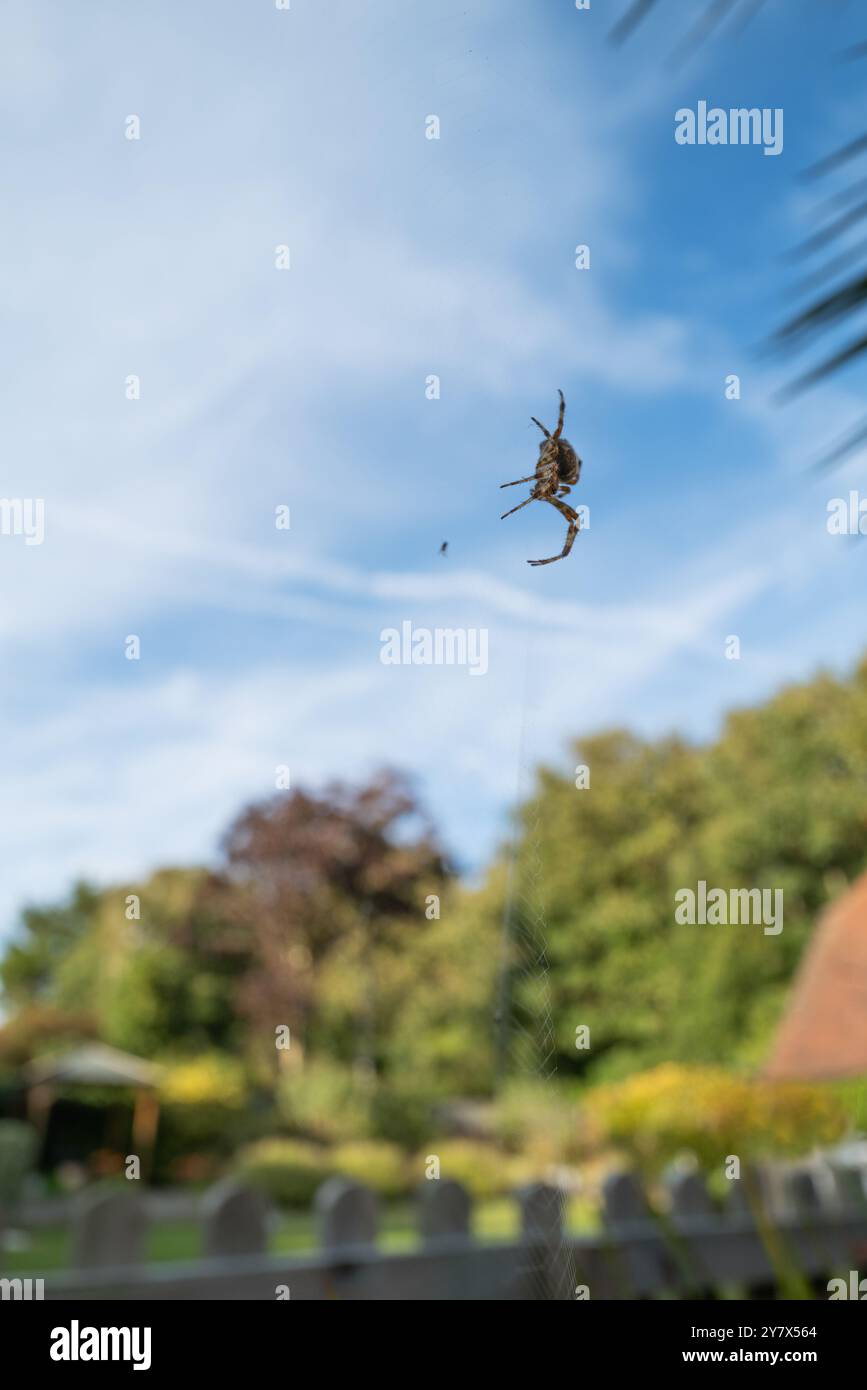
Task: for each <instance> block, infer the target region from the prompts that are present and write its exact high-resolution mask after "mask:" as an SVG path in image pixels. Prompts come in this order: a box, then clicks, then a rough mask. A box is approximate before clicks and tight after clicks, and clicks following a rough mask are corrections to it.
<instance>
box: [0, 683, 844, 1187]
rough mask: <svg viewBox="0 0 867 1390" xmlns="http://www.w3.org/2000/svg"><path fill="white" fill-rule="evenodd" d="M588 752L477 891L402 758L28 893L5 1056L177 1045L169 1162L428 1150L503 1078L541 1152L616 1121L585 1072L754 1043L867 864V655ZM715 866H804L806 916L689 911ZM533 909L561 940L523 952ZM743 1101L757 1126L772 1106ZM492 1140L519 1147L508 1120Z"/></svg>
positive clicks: (172, 1051)
mask: <svg viewBox="0 0 867 1390" xmlns="http://www.w3.org/2000/svg"><path fill="white" fill-rule="evenodd" d="M564 763H565V765H566V766H567V767H568V769H570V771H569V773H568V775H567V774H565V773H564V772H562V771H555V770H553V769H551V768H547V767H543V768H541V769H540V770H539V772H538V775H537V780H536V784H535V787H534V789H533V792H532V794H531V796H530V798H529V800H528V802H527V803H526V804H525V805H524V806H523V807H522V808H520V810H519V811H518V813H517V816H516V821H515V828H514V834H513V837H512V842H511V844H510V845H507V846H505V847H504V848H503V850H502V851H501V853H500V854H499V855H498V856H497V857H496V858H495V860H494V862H493V863H492V864H491V866H490V868H489V870H488V873H487V875H486V877H485V878H484V880H483V881H482V882H481V884H480V885H478V886H477V887H474V888H472V889H470V888H468V887H462V886H459V885H457V884H456V883H455V881H454V878H453V874H452V870H451V868H450V865H449V863H448V861H447V859H446V856H445V854H444V853H443V852H442V850H441V849H440V848H439V845H438V841H437V838H436V836H435V834H434V832H433V830H432V829H431V827H430V825H429V823H428V821H427V820H426V818H425V816H424V815H423V813H422V811H421V809H420V807H419V805H418V803H417V802H416V800H415V798H414V796H413V794H412V792H411V790H410V788H409V787H408V784H407V783H406V782H405V781H404V780H403V779H401V778H399V777H397V776H396V775H395V774H392V773H384V774H381V775H379V776H377V777H374V778H372V779H371V780H370V781H369V782H368V783H367V784H366V785H364V786H361V787H358V788H354V789H349V788H346V787H344V786H342V785H336V786H333V787H330V788H326V789H325V790H324V791H323V792H322V793H321V794H319V795H317V796H312V795H310V794H308V793H306V792H302V791H294V792H292V793H289V794H282V795H281V796H278V797H276V798H273V799H271V800H269V801H267V802H265V803H262V804H261V805H258V806H254V807H252V808H250V809H249V810H247V811H246V812H244V813H243V814H242V815H241V816H240V817H239V818H238V819H237V820H236V821H235V823H234V824H233V825H232V827H231V828H230V830H229V832H228V835H227V838H226V842H225V859H224V862H223V864H222V865H221V866H220V867H219V869H218V870H217V871H205V870H196V869H167V870H163V871H162V872H160V873H157V874H155V875H153V876H152V877H151V878H150V879H149V880H147V881H146V882H145V883H142V884H139V885H126V886H124V887H122V888H116V889H111V890H106V891H104V892H96V891H95V890H93V889H90V888H88V887H87V886H86V885H79V886H77V887H76V888H75V889H74V890H73V892H72V894H71V896H70V898H69V900H68V901H67V902H66V903H65V904H61V905H59V906H56V907H39V908H36V907H34V908H29V909H28V910H27V911H26V912H25V913H24V914H23V917H22V923H21V929H20V931H19V933H18V935H17V937H16V938H15V940H14V941H13V942H12V943H11V944H10V945H9V946H8V948H7V950H6V954H5V956H4V958H3V960H2V962H0V982H2V986H3V991H4V994H3V999H4V1004H5V1006H6V1007H7V1009H8V1010H10V1011H11V1013H12V1017H11V1018H10V1019H9V1021H8V1022H7V1023H6V1025H5V1027H4V1028H3V1029H2V1030H0V1065H2V1064H3V1062H4V1060H7V1059H8V1062H9V1063H10V1064H12V1065H20V1064H21V1063H22V1062H24V1061H26V1060H27V1058H28V1056H32V1055H36V1054H37V1053H39V1052H42V1051H44V1050H46V1049H47V1048H50V1047H62V1046H64V1045H65V1044H66V1043H67V1042H68V1041H72V1040H75V1039H77V1038H80V1037H83V1036H97V1037H99V1038H101V1039H102V1040H104V1041H105V1042H108V1043H111V1044H113V1045H115V1046H118V1047H122V1048H125V1049H127V1050H130V1051H133V1052H136V1053H139V1054H141V1055H143V1056H145V1057H149V1058H153V1059H155V1060H157V1061H164V1062H166V1063H167V1065H168V1068H169V1070H168V1072H167V1082H166V1084H167V1086H168V1087H169V1090H170V1091H171V1092H172V1098H171V1099H168V1097H167V1100H168V1103H167V1104H166V1106H165V1111H164V1116H163V1119H162V1121H161V1126H160V1139H159V1145H158V1148H159V1154H160V1163H161V1164H162V1167H163V1169H164V1170H168V1168H169V1167H170V1166H171V1168H172V1171H175V1170H176V1169H177V1168H178V1165H182V1164H183V1162H184V1161H185V1160H186V1159H190V1160H191V1161H192V1160H195V1161H196V1162H199V1161H200V1159H201V1155H202V1154H203V1153H204V1152H205V1151H208V1152H212V1153H216V1154H221V1153H225V1152H227V1151H228V1150H229V1149H230V1147H231V1146H233V1145H237V1144H240V1143H244V1142H246V1141H248V1140H251V1139H255V1138H256V1137H257V1136H260V1135H263V1134H275V1133H280V1132H281V1131H282V1132H283V1133H284V1134H285V1135H286V1137H287V1141H288V1138H289V1136H294V1138H295V1139H297V1140H309V1141H312V1142H314V1143H315V1144H318V1145H323V1144H326V1145H332V1146H333V1145H336V1144H345V1143H347V1142H350V1141H365V1142H369V1141H374V1140H379V1141H384V1142H387V1143H394V1144H397V1145H399V1146H400V1147H402V1148H403V1149H404V1150H405V1151H407V1152H418V1151H419V1150H420V1149H423V1148H424V1146H428V1151H431V1146H432V1145H433V1142H434V1141H433V1140H432V1139H431V1135H434V1134H439V1135H442V1133H443V1125H442V1124H440V1123H439V1122H438V1121H437V1120H435V1119H434V1118H433V1117H434V1116H436V1115H439V1114H441V1113H442V1102H444V1101H448V1100H449V1099H452V1098H455V1097H465V1098H470V1099H471V1098H474V1097H475V1098H485V1097H490V1096H492V1095H494V1094H496V1095H497V1105H496V1107H495V1113H494V1120H493V1123H494V1133H495V1136H496V1137H498V1138H499V1141H500V1142H501V1144H503V1145H504V1146H505V1148H506V1150H507V1151H508V1152H509V1153H511V1154H512V1155H515V1154H518V1153H520V1154H521V1155H523V1156H524V1158H525V1159H527V1160H529V1161H530V1162H531V1163H532V1165H534V1166H535V1168H536V1169H542V1170H544V1168H545V1167H546V1166H551V1165H553V1164H557V1163H562V1162H575V1161H577V1160H579V1159H580V1158H581V1156H582V1155H583V1154H585V1153H586V1152H587V1151H588V1149H589V1148H590V1147H591V1146H592V1144H593V1142H594V1140H593V1133H594V1131H593V1124H592V1123H591V1120H592V1115H591V1109H590V1108H586V1107H582V1106H581V1105H580V1103H579V1102H580V1099H581V1096H582V1094H583V1093H584V1092H586V1091H587V1090H588V1088H592V1089H597V1088H598V1087H599V1086H600V1085H604V1084H606V1083H609V1084H614V1083H617V1082H618V1081H623V1080H625V1079H626V1078H628V1077H630V1076H632V1075H633V1074H634V1073H636V1072H643V1071H646V1070H647V1069H648V1068H654V1067H658V1066H660V1065H661V1064H663V1063H681V1064H687V1063H688V1064H692V1065H699V1064H700V1065H702V1066H705V1067H720V1066H722V1065H725V1066H728V1067H731V1068H733V1070H734V1072H735V1073H738V1072H744V1071H749V1070H750V1069H755V1068H756V1067H757V1066H758V1065H760V1063H761V1061H762V1059H763V1056H764V1055H765V1052H766V1050H767V1047H768V1044H769V1041H770V1038H771V1034H772V1031H773V1029H774V1027H775V1026H776V1023H777V1021H778V1018H779V1015H780V1011H781V1009H782V1007H783V1004H784V1002H785V999H786V996H787V991H788V987H789V984H790V982H791V979H792V975H793V972H794V971H795V969H796V967H797V965H798V962H799V960H800V957H801V954H802V951H803V948H804V945H805V942H806V941H807V939H808V938H809V935H810V933H811V931H812V929H813V926H814V923H815V921H816V918H817V916H818V915H819V914H820V913H821V911H822V909H823V908H824V907H825V906H826V904H827V903H828V902H829V901H831V900H832V899H833V898H834V897H836V896H837V895H838V894H839V893H841V892H842V891H844V889H845V887H846V885H847V884H848V883H849V882H850V881H851V880H852V879H854V878H855V877H856V876H857V875H858V874H859V873H860V872H862V870H863V869H864V866H865V862H867V853H865V850H867V663H864V664H862V665H861V666H860V667H859V668H858V669H857V670H856V671H855V672H854V674H853V675H852V676H851V678H849V679H836V678H834V677H832V676H830V675H825V674H821V675H819V676H817V677H816V678H815V679H814V680H812V681H810V682H809V683H807V684H804V685H800V686H793V687H791V688H788V689H784V690H783V691H782V692H780V693H779V694H778V695H776V696H775V697H774V698H773V699H771V700H769V701H767V702H766V703H764V704H762V705H761V706H759V707H757V708H753V709H747V710H741V711H738V712H736V713H734V714H732V715H731V716H730V717H729V718H728V719H727V720H726V722H725V725H724V727H723V729H722V731H721V734H720V736H719V738H718V739H717V740H716V742H714V743H711V744H708V745H705V746H693V745H690V744H688V743H686V742H684V741H683V740H680V739H677V738H672V737H665V738H658V739H653V740H651V739H642V738H639V737H637V736H635V735H634V734H630V733H627V732H624V731H621V730H613V731H608V732H605V733H600V734H597V735H595V736H593V737H591V738H587V739H583V740H581V741H579V742H577V743H575V744H574V746H573V748H572V749H571V750H570V752H569V756H568V758H567V759H564ZM579 763H580V764H586V765H587V766H588V767H589V768H590V770H591V785H590V787H589V788H587V789H581V790H579V789H578V788H576V786H575V783H574V779H573V775H572V772H571V769H572V768H573V767H574V766H575V765H576V764H579ZM510 864H511V869H512V872H511V885H512V886H511V890H510V888H509V883H510V872H509V868H510ZM702 879H703V880H705V881H706V882H707V883H708V885H709V886H721V887H724V888H730V887H743V888H750V887H768V888H782V889H783V890H784V902H785V920H784V929H783V932H782V933H781V934H780V935H779V936H773V937H771V936H765V935H764V933H763V931H762V927H761V925H758V924H757V925H754V926H748V925H743V926H729V927H725V926H699V925H697V926H688V925H677V924H676V923H675V920H674V907H675V893H676V892H677V891H678V889H682V888H684V887H688V888H695V886H696V884H697V883H698V882H699V880H702ZM510 891H511V896H510ZM431 894H435V895H436V898H437V901H438V906H439V915H438V916H437V915H436V913H434V915H433V916H430V915H429V914H428V912H427V911H426V905H427V903H428V901H429V898H430V895H431ZM133 895H134V896H135V898H137V899H138V900H139V903H140V913H138V912H131V910H130V903H131V901H132V898H133ZM509 903H511V912H512V916H511V919H510V927H511V930H510V932H509V934H508V937H509V939H508V940H507V941H505V942H504V933H503V923H504V919H505V918H507V917H508V916H509V911H508V909H507V904H509ZM522 914H525V916H522ZM536 917H539V918H541V920H542V922H543V924H544V931H543V934H544V943H545V958H544V962H542V963H541V964H540V960H539V959H538V958H535V959H533V960H529V961H528V960H527V959H525V958H523V957H522V950H523V951H524V953H525V954H526V946H527V941H528V940H531V937H529V936H528V934H527V932H526V931H524V930H523V928H525V927H530V926H532V923H533V921H534V920H535V919H536ZM531 954H532V952H531ZM504 966H505V970H504ZM540 974H541V975H542V977H543V978H542V984H543V985H544V989H543V990H542V991H541V993H540V991H539V988H538V986H539V977H540ZM540 1008H544V1009H545V1010H547V1011H549V1014H548V1013H546V1014H545V1017H544V1018H543V1020H542V1022H543V1023H544V1024H546V1025H547V1019H548V1017H549V1015H550V1019H551V1020H552V1022H553V1030H554V1031H553V1036H552V1038H550V1039H549V1041H551V1042H552V1044H553V1048H552V1051H551V1055H550V1057H549V1058H548V1060H547V1062H546V1066H547V1068H548V1070H549V1071H550V1072H552V1073H554V1072H556V1075H557V1083H556V1085H550V1084H548V1083H545V1082H543V1081H541V1080H539V1079H538V1078H537V1079H536V1080H534V1079H533V1077H532V1076H531V1075H528V1074H527V1070H526V1068H525V1069H524V1070H523V1071H522V1068H521V1066H520V1065H519V1051H520V1049H518V1048H516V1047H515V1045H514V1043H515V1040H516V1039H518V1038H520V1037H521V1036H522V1033H523V1034H526V1031H527V1029H528V1026H529V1024H530V1023H531V1022H532V1021H533V1017H534V1011H535V1012H536V1013H538V1012H539V1010H540ZM286 1026H288V1027H289V1028H290V1031H291V1045H290V1046H289V1048H288V1049H286V1050H281V1049H280V1048H278V1047H276V1046H275V1029H276V1028H285V1027H286ZM582 1028H586V1029H589V1037H590V1046H589V1048H583V1047H581V1046H580V1045H578V1037H577V1033H578V1030H581V1029H582ZM543 1036H544V1033H543ZM546 1047H547V1042H546ZM678 1074H680V1073H672V1075H678ZM642 1084H648V1083H642ZM742 1084H743V1083H741V1082H739V1081H737V1080H733V1081H732V1086H733V1087H735V1088H737V1087H738V1086H741V1085H742ZM723 1094H724V1092H723V1087H722V1081H721V1080H720V1081H719V1087H718V1090H717V1091H716V1092H714V1095H715V1097H716V1101H718V1102H719V1104H720V1105H722V1096H723ZM736 1094H737V1095H738V1096H739V1097H741V1098H742V1095H743V1093H742V1092H741V1091H737V1090H736ZM763 1094H764V1093H763ZM716 1101H715V1103H716ZM636 1103H637V1102H636ZM662 1103H663V1101H662V1100H661V1101H660V1104H662ZM665 1103H666V1104H668V1103H669V1102H667V1101H666V1102H665ZM670 1103H671V1105H672V1106H674V1104H675V1102H674V1101H673V1100H671V1102H670ZM708 1103H709V1104H710V1101H709V1102H708ZM767 1103H768V1104H769V1101H768V1102H767ZM598 1104H601V1102H598ZM639 1110H640V1111H641V1113H642V1114H644V1113H646V1114H648V1115H650V1116H651V1123H655V1121H653V1119H652V1116H653V1113H654V1112H653V1107H652V1106H650V1104H649V1102H648V1104H647V1105H646V1106H644V1105H639ZM593 1113H594V1114H596V1113H597V1112H596V1111H594V1112H593ZM715 1113H716V1112H715ZM720 1113H724V1112H720ZM849 1113H850V1114H852V1113H853V1110H852V1107H850V1108H849ZM718 1118H719V1117H718ZM741 1118H742V1119H743V1118H744V1117H743V1116H742V1117H741ZM747 1120H748V1121H749V1124H748V1129H747V1131H745V1132H748V1133H749V1134H751V1135H758V1134H759V1132H760V1130H761V1125H760V1123H759V1118H758V1117H757V1112H756V1111H755V1108H753V1109H751V1110H749V1112H748V1114H747V1115H746V1119H744V1123H745V1124H746V1123H747ZM784 1121H785V1115H784V1114H781V1115H777V1116H775V1117H774V1122H773V1126H772V1129H773V1132H774V1135H775V1142H776V1140H779V1138H780V1135H781V1133H782V1129H783V1128H784ZM808 1122H809V1123H808ZM720 1123H722V1121H721V1120H720ZM762 1123H767V1124H769V1125H770V1124H771V1121H770V1119H769V1118H768V1115H767V1114H766V1115H765V1118H764V1120H763V1121H762ZM811 1123H812V1119H811V1114H810V1113H807V1114H806V1115H805V1129H804V1136H803V1142H804V1143H805V1144H806V1143H807V1142H808V1141H807V1137H806V1136H807V1131H808V1130H809V1127H810V1124H811ZM774 1126H775V1128H774ZM750 1127H751V1128H750ZM275 1142H276V1141H275ZM443 1142H445V1140H444V1138H443ZM451 1142H452V1141H451V1140H450V1141H449V1143H450V1144H451ZM455 1142H456V1141H455ZM461 1142H462V1143H463V1142H469V1143H471V1144H472V1143H476V1142H477V1141H475V1140H468V1141H461ZM648 1142H649V1143H651V1146H653V1145H656V1144H657V1137H656V1131H655V1130H652V1133H651V1136H650V1139H649V1140H648ZM696 1142H697V1141H696ZM742 1142H743V1141H742ZM299 1152H303V1153H307V1154H308V1157H309V1150H304V1149H303V1148H302V1150H299ZM316 1152H317V1154H318V1155H319V1151H318V1150H317V1151H316ZM455 1152H456V1154H457V1155H458V1158H460V1155H461V1154H462V1153H464V1152H465V1151H464V1150H462V1149H458V1150H456V1151H455ZM468 1152H469V1154H470V1155H471V1156H472V1155H473V1154H475V1156H476V1158H477V1159H478V1163H479V1165H480V1172H483V1173H485V1172H487V1171H488V1169H489V1168H491V1167H492V1166H493V1167H496V1168H497V1169H498V1170H499V1171H502V1169H503V1166H504V1159H503V1155H502V1154H500V1153H498V1152H497V1150H496V1148H494V1147H493V1146H491V1145H488V1146H485V1145H480V1146H477V1149H471V1150H469V1151H468ZM319 1156H320V1157H321V1155H319ZM466 1166H467V1167H468V1168H470V1169H471V1168H472V1163H471V1162H470V1161H469V1159H468V1161H467V1164H466ZM475 1180H476V1181H478V1179H475ZM499 1181H500V1180H499V1179H496V1178H494V1177H493V1176H492V1177H491V1179H490V1181H486V1182H485V1183H484V1185H485V1187H486V1190H489V1191H493V1190H501V1188H500V1185H499Z"/></svg>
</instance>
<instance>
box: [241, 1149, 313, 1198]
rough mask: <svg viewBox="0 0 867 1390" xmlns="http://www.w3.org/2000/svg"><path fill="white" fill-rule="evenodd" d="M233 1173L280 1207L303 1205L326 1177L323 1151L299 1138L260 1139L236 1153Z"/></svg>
mask: <svg viewBox="0 0 867 1390" xmlns="http://www.w3.org/2000/svg"><path fill="white" fill-rule="evenodd" d="M234 1168H235V1172H236V1174H237V1176H238V1177H239V1178H240V1179H241V1180H242V1181H243V1182H246V1183H249V1184H250V1185H251V1186H252V1187H257V1188H260V1189H261V1190H262V1191H263V1192H267V1194H268V1196H269V1197H271V1198H272V1200H273V1201H275V1202H279V1203H280V1205H281V1206H287V1207H293V1206H297V1207H306V1206H309V1205H310V1203H311V1202H312V1201H313V1197H314V1195H315V1193H316V1189H317V1188H318V1187H319V1186H320V1184H321V1183H322V1182H324V1181H325V1178H326V1177H327V1176H328V1171H327V1168H326V1165H325V1163H324V1151H323V1150H322V1149H320V1148H318V1147H317V1146H316V1145H315V1144H307V1143H304V1142H303V1141H302V1140H300V1139H279V1138H277V1139H260V1140H258V1141H257V1142H256V1143H254V1144H249V1145H248V1146H247V1147H246V1148H243V1149H241V1151H240V1152H239V1153H238V1155H237V1157H236V1159H235V1164H234Z"/></svg>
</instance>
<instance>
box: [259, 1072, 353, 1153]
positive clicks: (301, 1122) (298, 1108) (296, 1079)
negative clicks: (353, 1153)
mask: <svg viewBox="0 0 867 1390" xmlns="http://www.w3.org/2000/svg"><path fill="white" fill-rule="evenodd" d="M371 1092H372V1086H371V1082H370V1081H369V1080H368V1078H367V1077H366V1076H363V1075H359V1073H358V1072H355V1073H353V1072H352V1071H351V1070H350V1069H349V1068H348V1067H346V1066H341V1065H340V1064H339V1063H336V1062H330V1061H327V1060H325V1059H322V1060H319V1059H316V1058H311V1059H310V1060H308V1061H307V1063H306V1064H305V1066H304V1068H303V1070H302V1071H297V1072H293V1071H289V1072H287V1073H286V1074H285V1075H284V1076H283V1077H282V1078H281V1080H280V1082H279V1083H278V1087H277V1107H278V1111H279V1114H280V1116H281V1119H282V1120H283V1122H284V1124H285V1125H286V1126H287V1128H288V1129H290V1130H292V1132H293V1133H294V1134H298V1135H300V1136H302V1137H304V1138H307V1139H313V1140H316V1141H319V1142H321V1143H337V1142H339V1141H340V1140H341V1139H357V1138H362V1137H366V1136H368V1135H369V1134H370V1132H371V1102H372V1094H371Z"/></svg>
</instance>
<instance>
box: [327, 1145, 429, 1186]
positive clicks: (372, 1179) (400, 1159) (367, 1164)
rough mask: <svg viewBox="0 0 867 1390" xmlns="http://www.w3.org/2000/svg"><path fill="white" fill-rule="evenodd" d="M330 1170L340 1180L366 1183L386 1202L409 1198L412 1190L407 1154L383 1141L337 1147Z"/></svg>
mask: <svg viewBox="0 0 867 1390" xmlns="http://www.w3.org/2000/svg"><path fill="white" fill-rule="evenodd" d="M327 1166H328V1169H329V1171H330V1172H331V1173H333V1174H335V1175H336V1176H338V1177H341V1178H349V1179H350V1180H352V1181H353V1182H359V1183H364V1185H365V1186H366V1187H370V1188H372V1189H373V1191H374V1192H376V1193H377V1194H378V1195H379V1196H380V1197H382V1198H383V1199H384V1200H391V1199H393V1198H396V1197H406V1196H408V1195H409V1192H410V1190H411V1186H412V1182H411V1175H410V1170H409V1164H408V1163H407V1158H406V1154H405V1153H404V1151H403V1149H401V1148H399V1147H398V1145H397V1144H388V1143H385V1142H384V1141H383V1140H381V1139H368V1140H363V1139H360V1140H358V1141H357V1142H356V1143H353V1144H338V1146H337V1147H336V1148H335V1149H332V1150H331V1152H330V1154H329V1155H328V1160H327Z"/></svg>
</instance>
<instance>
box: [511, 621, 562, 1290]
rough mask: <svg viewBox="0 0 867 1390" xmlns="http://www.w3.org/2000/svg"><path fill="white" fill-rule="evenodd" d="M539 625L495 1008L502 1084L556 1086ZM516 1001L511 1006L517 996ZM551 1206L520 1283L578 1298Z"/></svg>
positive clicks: (529, 630)
mask: <svg viewBox="0 0 867 1390" xmlns="http://www.w3.org/2000/svg"><path fill="white" fill-rule="evenodd" d="M534 631H535V629H534V625H533V621H532V612H531V611H528V614H527V618H526V634H527V639H526V647H525V655H524V680H523V697H522V703H521V722H520V730H519V737H518V769H517V779H516V781H517V786H516V791H517V801H518V804H519V805H520V804H521V803H522V802H523V804H524V806H525V823H524V839H523V850H522V852H520V853H519V849H518V835H517V833H516V835H515V838H514V839H513V841H512V846H511V852H510V857H509V865H508V877H507V884H506V897H505V903H504V907H503V927H502V948H501V950H502V955H501V964H500V990H499V1003H498V1010H497V1017H496V1023H497V1029H498V1036H497V1044H498V1047H497V1051H498V1068H497V1069H498V1083H499V1084H502V1082H503V1081H505V1080H506V1079H507V1077H516V1076H520V1077H527V1078H529V1079H531V1080H534V1081H541V1082H546V1083H549V1084H551V1085H553V1084H554V1082H555V1078H556V1075H557V1042H556V1030H555V1026H554V1011H553V1007H552V999H551V973H550V967H549V962H548V947H547V920H546V916H545V902H544V875H543V870H542V857H541V833H540V822H541V810H540V798H539V794H538V793H537V794H536V795H535V796H533V798H532V800H530V799H529V798H528V797H527V796H526V791H525V783H526V775H527V774H526V743H527V739H526V735H527V716H528V713H529V712H530V710H531V708H532V706H531V700H530V671H531V669H534V666H535V663H534V662H533V661H532V660H531V656H532V648H533V635H534ZM516 997H517V998H518V999H519V1001H520V1002H519V1006H518V1007H517V1008H516V1007H514V1000H515V998H516ZM551 1201H552V1208H553V1209H552V1210H551V1212H550V1213H546V1215H547V1216H548V1218H549V1219H556V1222H557V1229H558V1232H559V1236H558V1239H557V1240H556V1242H555V1244H554V1246H553V1247H552V1246H551V1245H547V1246H542V1245H541V1244H540V1245H535V1244H528V1245H527V1246H526V1248H525V1255H524V1257H523V1259H522V1261H521V1267H520V1276H521V1283H522V1285H523V1287H525V1288H526V1289H528V1290H529V1296H530V1298H531V1299H534V1300H563V1299H567V1298H569V1299H571V1298H572V1297H573V1290H574V1288H575V1259H574V1252H573V1249H572V1244H571V1241H570V1240H569V1239H568V1235H567V1233H566V1220H567V1204H566V1197H565V1194H564V1193H563V1191H562V1190H561V1189H559V1188H557V1189H556V1192H555V1193H554V1194H553V1195H552V1199H551Z"/></svg>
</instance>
